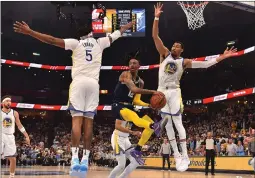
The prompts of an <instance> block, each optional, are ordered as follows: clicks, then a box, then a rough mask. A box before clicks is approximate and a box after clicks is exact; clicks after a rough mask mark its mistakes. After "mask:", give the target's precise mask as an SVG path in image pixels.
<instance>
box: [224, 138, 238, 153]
mask: <svg viewBox="0 0 255 178" xmlns="http://www.w3.org/2000/svg"><path fill="white" fill-rule="evenodd" d="M226 151H227V154H228V156H236V151H237V146H236V144H234V143H233V140H232V139H229V140H228V145H227V149H226Z"/></svg>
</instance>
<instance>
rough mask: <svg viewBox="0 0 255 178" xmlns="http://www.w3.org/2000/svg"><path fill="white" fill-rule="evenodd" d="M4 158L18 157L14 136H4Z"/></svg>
mask: <svg viewBox="0 0 255 178" xmlns="http://www.w3.org/2000/svg"><path fill="white" fill-rule="evenodd" d="M1 154H3V156H4V157H16V144H15V137H14V135H13V134H10V135H9V134H4V133H3V134H2V151H1Z"/></svg>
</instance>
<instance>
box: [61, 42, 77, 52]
mask: <svg viewBox="0 0 255 178" xmlns="http://www.w3.org/2000/svg"><path fill="white" fill-rule="evenodd" d="M64 42H65V50H72V51H73V50H75V49H76V48H77V46H78V44H79V41H78V40H76V39H64Z"/></svg>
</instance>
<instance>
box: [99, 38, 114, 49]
mask: <svg viewBox="0 0 255 178" xmlns="http://www.w3.org/2000/svg"><path fill="white" fill-rule="evenodd" d="M97 43H98V44H99V46H100V48H101V49H102V51H103V50H104V49H105V48H108V47H110V46H111V42H110V39H109V37H103V38H99V39H98V40H97Z"/></svg>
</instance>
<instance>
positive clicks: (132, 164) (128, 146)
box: [119, 138, 139, 178]
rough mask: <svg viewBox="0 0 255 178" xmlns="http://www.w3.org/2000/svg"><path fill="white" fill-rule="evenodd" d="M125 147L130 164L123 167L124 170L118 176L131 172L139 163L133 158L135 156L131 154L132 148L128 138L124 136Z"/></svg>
mask: <svg viewBox="0 0 255 178" xmlns="http://www.w3.org/2000/svg"><path fill="white" fill-rule="evenodd" d="M125 148H126V151H125V155H126V157H127V158H128V159H129V161H130V164H129V165H128V166H127V167H126V168H125V170H124V171H123V172H122V174H121V175H120V176H119V178H126V177H127V176H128V175H129V174H130V173H131V172H133V171H134V170H135V169H136V168H137V167H138V166H139V163H138V162H137V161H136V160H135V158H133V157H132V156H131V151H132V148H131V143H130V140H129V138H126V141H125Z"/></svg>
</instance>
